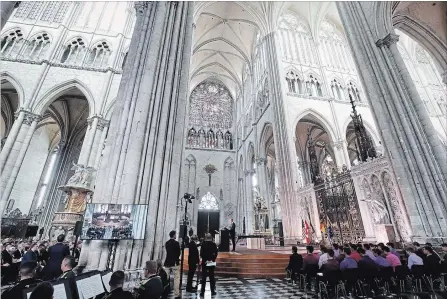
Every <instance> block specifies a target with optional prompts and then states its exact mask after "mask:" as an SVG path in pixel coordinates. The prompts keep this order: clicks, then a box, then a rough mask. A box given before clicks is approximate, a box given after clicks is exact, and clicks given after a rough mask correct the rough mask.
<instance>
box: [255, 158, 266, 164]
mask: <svg viewBox="0 0 447 299" xmlns="http://www.w3.org/2000/svg"><path fill="white" fill-rule="evenodd" d="M256 164H258V165H266V164H267V158H258V159H256Z"/></svg>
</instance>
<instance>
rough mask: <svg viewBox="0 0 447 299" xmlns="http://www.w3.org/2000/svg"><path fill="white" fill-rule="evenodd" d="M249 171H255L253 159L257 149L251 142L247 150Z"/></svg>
mask: <svg viewBox="0 0 447 299" xmlns="http://www.w3.org/2000/svg"><path fill="white" fill-rule="evenodd" d="M246 157H247V161H246V162H247V169H253V164H252V163H253V159H254V157H255V147H254V145H253V142H251V141H250V143H249V144H248V148H247V155H246Z"/></svg>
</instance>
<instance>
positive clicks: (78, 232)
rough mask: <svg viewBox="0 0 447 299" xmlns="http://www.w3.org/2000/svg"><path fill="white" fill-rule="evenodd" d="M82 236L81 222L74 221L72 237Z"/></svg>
mask: <svg viewBox="0 0 447 299" xmlns="http://www.w3.org/2000/svg"><path fill="white" fill-rule="evenodd" d="M81 234H82V221H80V220H79V221H76V224H75V228H74V231H73V235H75V236H78V237H79V236H80V235H81Z"/></svg>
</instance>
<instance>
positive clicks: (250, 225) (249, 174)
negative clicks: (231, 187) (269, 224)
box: [244, 170, 255, 235]
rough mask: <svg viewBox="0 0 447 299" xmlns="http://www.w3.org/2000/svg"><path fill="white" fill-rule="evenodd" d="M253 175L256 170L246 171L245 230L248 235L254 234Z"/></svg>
mask: <svg viewBox="0 0 447 299" xmlns="http://www.w3.org/2000/svg"><path fill="white" fill-rule="evenodd" d="M253 173H254V170H246V171H245V172H244V174H245V215H244V216H245V229H246V233H247V235H249V234H251V233H253V231H254V228H255V222H254V217H253V214H254V210H253V209H254V199H253Z"/></svg>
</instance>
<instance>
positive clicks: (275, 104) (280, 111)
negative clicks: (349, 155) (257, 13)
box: [265, 32, 301, 239]
mask: <svg viewBox="0 0 447 299" xmlns="http://www.w3.org/2000/svg"><path fill="white" fill-rule="evenodd" d="M265 39H266V41H265V43H266V55H267V61H268V64H267V70H268V76H269V80H268V81H269V84H270V86H269V90H270V93H269V94H270V95H271V98H270V103H271V105H272V109H273V117H274V122H275V127H274V130H273V132H274V138H275V154H276V156H277V160H276V161H277V167H278V169H279V176H280V177H279V183H280V200H281V209H282V215H283V217H282V218H283V227H284V237H285V238H288V237H290V232H291V226H292V221H291V219H292V217H296V215H292V214H291V213H290V211H291V204H292V202H295V201H297V196H296V194H297V190H298V188H297V184H296V183H295V178H296V177H297V176H296V169H295V166H294V163H293V161H294V158H293V157H295V154H293V155H292V152H294V151H295V148H294V146H293V145H290V144H289V143H290V142H291V140H292V138H289V136H288V134H287V132H288V123H287V120H286V113H285V107H284V99H283V94H282V90H281V78H282V77H281V72H280V70H279V65H278V64H279V59H278V53H277V48H276V46H277V43H276V37H275V33H274V32H272V33H269V34H267V35H266V37H265ZM299 232H301V228H299ZM298 238H299V239H301V235H299V236H298Z"/></svg>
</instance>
